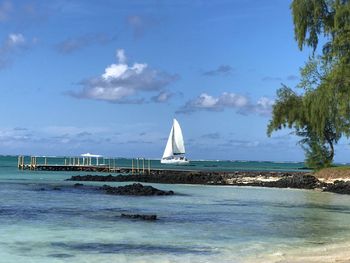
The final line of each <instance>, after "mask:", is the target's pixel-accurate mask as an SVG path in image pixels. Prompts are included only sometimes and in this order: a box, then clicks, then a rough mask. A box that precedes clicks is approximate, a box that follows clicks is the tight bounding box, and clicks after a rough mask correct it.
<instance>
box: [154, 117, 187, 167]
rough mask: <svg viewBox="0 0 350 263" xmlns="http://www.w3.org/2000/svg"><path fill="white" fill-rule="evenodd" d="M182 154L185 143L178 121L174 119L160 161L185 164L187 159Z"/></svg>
mask: <svg viewBox="0 0 350 263" xmlns="http://www.w3.org/2000/svg"><path fill="white" fill-rule="evenodd" d="M184 154H185V144H184V138H183V136H182V131H181V127H180V124H179V123H178V121H177V120H176V119H174V120H173V126H172V127H171V130H170V134H169V138H168V142H167V144H166V146H165V149H164V153H163V157H162V159H161V160H160V162H161V163H164V164H187V163H189V161H188V160H187V159H186V157H185V156H184Z"/></svg>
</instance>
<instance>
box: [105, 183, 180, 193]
mask: <svg viewBox="0 0 350 263" xmlns="http://www.w3.org/2000/svg"><path fill="white" fill-rule="evenodd" d="M100 189H102V190H104V191H106V193H107V194H111V195H140V196H141V195H142V196H149V195H173V194H174V192H173V191H163V190H159V189H157V188H154V187H152V186H143V185H142V184H140V183H134V184H130V185H125V186H118V187H113V186H109V185H104V186H102V187H101V188H100Z"/></svg>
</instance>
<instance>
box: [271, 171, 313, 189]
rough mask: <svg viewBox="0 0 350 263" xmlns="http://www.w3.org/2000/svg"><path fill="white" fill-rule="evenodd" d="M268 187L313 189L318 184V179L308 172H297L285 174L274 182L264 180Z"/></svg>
mask: <svg viewBox="0 0 350 263" xmlns="http://www.w3.org/2000/svg"><path fill="white" fill-rule="evenodd" d="M266 183H267V185H266V186H269V187H279V188H298V189H314V188H316V187H317V186H318V184H319V181H318V180H317V178H316V177H314V176H312V175H308V174H300V175H299V174H298V175H293V176H286V177H283V178H281V179H279V180H278V181H275V182H266Z"/></svg>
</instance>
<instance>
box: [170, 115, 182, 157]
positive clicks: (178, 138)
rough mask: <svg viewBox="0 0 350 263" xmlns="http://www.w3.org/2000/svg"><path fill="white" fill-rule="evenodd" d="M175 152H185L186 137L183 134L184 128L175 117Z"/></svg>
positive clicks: (173, 128)
mask: <svg viewBox="0 0 350 263" xmlns="http://www.w3.org/2000/svg"><path fill="white" fill-rule="evenodd" d="M172 130H173V154H174V155H176V154H185V144H184V138H183V136H182V130H181V127H180V124H179V123H178V122H177V120H176V119H174V123H173V127H172Z"/></svg>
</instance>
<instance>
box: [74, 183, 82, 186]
mask: <svg viewBox="0 0 350 263" xmlns="http://www.w3.org/2000/svg"><path fill="white" fill-rule="evenodd" d="M73 186H74V187H80V186H83V184H79V183H76V184H74V185H73Z"/></svg>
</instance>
